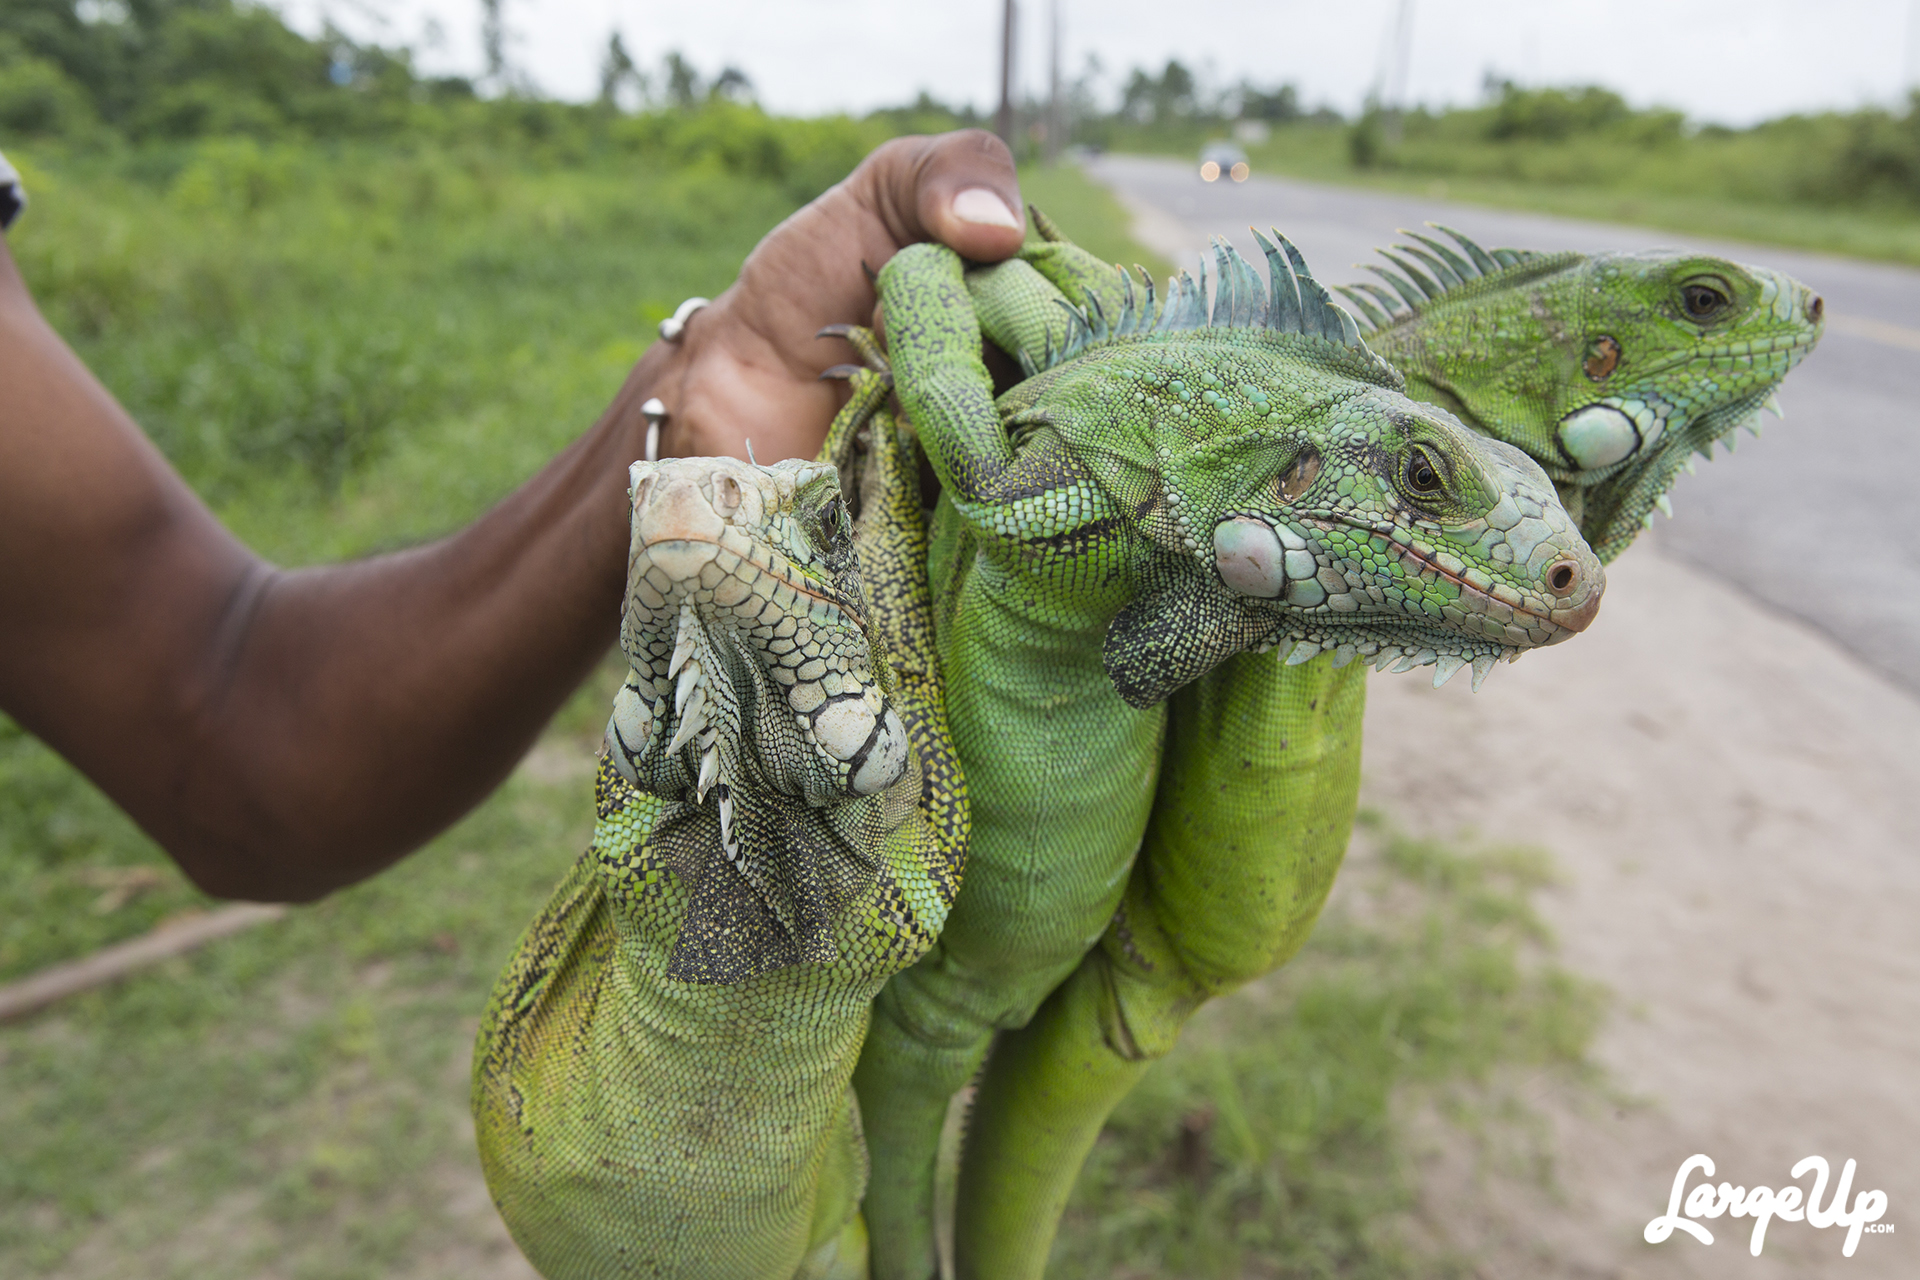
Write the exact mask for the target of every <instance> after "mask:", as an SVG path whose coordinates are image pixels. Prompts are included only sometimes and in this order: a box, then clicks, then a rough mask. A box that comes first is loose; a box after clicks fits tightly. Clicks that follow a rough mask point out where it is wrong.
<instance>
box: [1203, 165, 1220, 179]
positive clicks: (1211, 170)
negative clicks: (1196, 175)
mask: <svg viewBox="0 0 1920 1280" xmlns="http://www.w3.org/2000/svg"><path fill="white" fill-rule="evenodd" d="M1219 179H1220V166H1219V165H1218V164H1215V163H1214V162H1213V161H1211V160H1203V161H1202V162H1201V163H1200V181H1202V182H1217V181H1219Z"/></svg>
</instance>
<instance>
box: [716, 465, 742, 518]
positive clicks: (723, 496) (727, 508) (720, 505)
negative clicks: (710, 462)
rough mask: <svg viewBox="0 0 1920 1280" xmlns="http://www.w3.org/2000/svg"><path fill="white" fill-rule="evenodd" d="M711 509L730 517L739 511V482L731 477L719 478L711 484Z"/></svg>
mask: <svg viewBox="0 0 1920 1280" xmlns="http://www.w3.org/2000/svg"><path fill="white" fill-rule="evenodd" d="M713 509H714V510H715V511H718V512H719V513H720V514H721V515H723V516H730V515H732V514H733V513H734V512H735V511H738V510H739V509H740V482H739V481H738V480H735V479H734V478H733V477H732V476H725V475H723V476H720V477H719V478H717V479H716V480H715V481H714V482H713Z"/></svg>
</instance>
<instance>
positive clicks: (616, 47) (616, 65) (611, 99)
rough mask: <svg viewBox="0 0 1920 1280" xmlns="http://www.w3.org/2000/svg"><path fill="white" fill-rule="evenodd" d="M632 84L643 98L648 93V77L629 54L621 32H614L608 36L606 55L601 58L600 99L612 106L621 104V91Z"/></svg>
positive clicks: (637, 93)
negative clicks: (621, 37)
mask: <svg viewBox="0 0 1920 1280" xmlns="http://www.w3.org/2000/svg"><path fill="white" fill-rule="evenodd" d="M628 85H632V86H633V88H634V91H635V93H636V95H637V96H638V97H640V98H641V99H642V100H644V99H645V98H646V95H647V78H646V76H644V75H643V74H641V71H640V68H639V67H638V66H636V65H635V64H634V61H633V57H632V55H630V54H628V52H627V46H626V44H625V43H624V42H623V41H622V40H621V39H620V33H619V32H618V31H616V32H614V33H613V34H612V35H610V36H608V37H607V52H606V56H605V57H603V58H602V59H601V60H600V101H601V102H603V103H605V104H606V105H607V106H610V107H617V106H619V105H620V104H619V98H620V91H621V90H622V89H624V88H626V87H627V86H628Z"/></svg>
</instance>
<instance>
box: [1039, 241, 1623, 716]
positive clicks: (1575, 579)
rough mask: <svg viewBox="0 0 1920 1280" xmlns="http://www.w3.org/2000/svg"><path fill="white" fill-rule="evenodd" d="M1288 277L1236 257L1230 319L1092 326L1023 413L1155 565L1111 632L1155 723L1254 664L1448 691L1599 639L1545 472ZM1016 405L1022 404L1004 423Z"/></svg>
mask: <svg viewBox="0 0 1920 1280" xmlns="http://www.w3.org/2000/svg"><path fill="white" fill-rule="evenodd" d="M1266 247H1267V248H1268V258H1269V262H1270V265H1271V272H1272V280H1271V282H1270V283H1269V282H1268V281H1262V280H1260V279H1259V277H1258V274H1257V273H1256V272H1254V270H1253V269H1252V268H1251V267H1250V266H1248V265H1247V264H1246V263H1245V262H1244V261H1243V260H1241V259H1240V258H1239V256H1238V255H1237V254H1235V253H1234V252H1233V250H1232V249H1231V248H1230V247H1229V246H1227V245H1226V244H1225V243H1224V242H1222V243H1220V244H1219V245H1218V247H1217V254H1216V261H1217V268H1216V280H1217V281H1218V283H1217V285H1216V288H1215V296H1214V298H1213V303H1212V308H1211V312H1210V313H1209V311H1208V309H1207V307H1206V304H1205V298H1204V295H1203V294H1202V292H1201V289H1200V286H1199V285H1197V284H1195V283H1194V282H1193V281H1192V280H1191V279H1190V278H1188V277H1185V276H1184V275H1183V276H1182V277H1181V278H1180V279H1178V280H1177V281H1176V282H1175V285H1174V288H1173V296H1172V297H1171V298H1169V300H1168V302H1167V304H1166V306H1165V307H1164V308H1163V309H1162V310H1160V311H1159V312H1158V313H1155V312H1154V309H1153V305H1152V300H1151V297H1148V298H1147V299H1146V300H1145V302H1144V304H1139V305H1136V304H1132V303H1128V302H1123V303H1122V304H1121V306H1120V307H1119V309H1118V310H1119V314H1118V316H1117V318H1112V317H1108V316H1105V315H1104V314H1095V313H1092V312H1090V313H1085V314H1083V315H1082V317H1081V319H1080V320H1079V321H1078V327H1079V328H1080V329H1082V330H1084V332H1082V333H1080V334H1079V335H1078V336H1076V337H1075V338H1074V339H1072V340H1070V341H1068V342H1066V343H1065V344H1064V345H1063V346H1062V348H1061V351H1060V353H1059V355H1058V356H1057V357H1056V363H1055V364H1054V365H1053V367H1052V368H1050V369H1048V370H1045V371H1041V372H1039V373H1038V374H1037V376H1035V377H1034V378H1033V379H1031V380H1030V381H1029V382H1028V383H1026V384H1022V387H1021V388H1017V389H1016V391H1015V392H1010V393H1009V394H1008V397H1006V398H1005V401H1014V400H1017V401H1018V402H1019V403H1021V405H1022V406H1023V407H1022V408H1021V409H1020V411H1019V412H1018V413H1016V414H1015V416H1014V417H1013V419H1012V425H1013V426H1014V429H1015V431H1016V432H1018V431H1020V430H1021V429H1022V425H1023V424H1024V423H1029V422H1031V423H1045V424H1046V426H1048V427H1050V428H1051V429H1052V430H1054V431H1057V432H1058V433H1059V434H1060V435H1061V437H1062V438H1063V439H1064V440H1066V441H1067V442H1068V444H1069V446H1070V447H1071V448H1072V449H1073V450H1074V452H1075V453H1076V455H1077V456H1078V457H1079V458H1080V459H1081V460H1082V462H1083V463H1084V464H1085V465H1086V466H1087V467H1088V468H1089V469H1090V470H1091V471H1092V472H1093V474H1094V476H1095V478H1096V479H1097V481H1098V482H1099V484H1100V486H1101V488H1102V489H1104V490H1105V491H1106V494H1107V496H1108V498H1109V500H1110V501H1111V502H1112V504H1113V506H1114V507H1115V508H1116V509H1117V510H1119V511H1122V512H1126V513H1128V521H1129V523H1130V524H1132V525H1133V526H1134V527H1136V528H1137V529H1138V531H1139V532H1140V534H1141V535H1142V536H1143V537H1144V539H1145V540H1146V541H1147V542H1148V543H1149V544H1150V545H1151V547H1152V553H1151V555H1150V557H1149V564H1148V567H1147V568H1146V569H1145V570H1143V571H1142V572H1141V576H1142V578H1143V579H1144V585H1143V586H1142V588H1141V590H1140V591H1139V592H1138V593H1137V594H1136V596H1135V598H1134V600H1133V602H1132V603H1130V604H1129V605H1127V606H1126V607H1125V608H1123V609H1122V610H1121V611H1120V613H1119V615H1118V616H1117V617H1116V618H1115V619H1114V620H1113V623H1112V625H1111V626H1110V628H1109V630H1108V636H1107V642H1106V646H1105V654H1106V658H1107V668H1108V672H1109V674H1110V675H1111V676H1112V677H1113V680H1114V684H1115V687H1116V689H1117V690H1118V691H1119V692H1120V694H1121V696H1122V697H1123V698H1125V699H1126V700H1127V701H1128V702H1130V703H1133V704H1134V705H1137V706H1144V705H1147V704H1150V703H1152V702H1154V701H1157V700H1158V699H1159V698H1161V697H1164V696H1166V694H1167V693H1169V692H1171V691H1172V690H1173V689H1175V688H1178V687H1179V686H1180V685H1181V684H1183V683H1185V682H1186V681H1187V680H1190V679H1193V678H1194V677H1195V676H1196V675H1198V674H1200V673H1201V672H1203V671H1205V670H1206V669H1207V668H1208V667H1210V666H1211V665H1213V664H1214V663H1216V662H1218V661H1220V660H1222V659H1224V658H1225V657H1227V656H1230V655H1231V654H1233V653H1236V652H1240V651H1241V650H1244V649H1247V648H1263V647H1272V646H1281V647H1284V648H1286V649H1287V650H1288V661H1296V662H1297V661H1305V660H1306V659H1308V658H1311V657H1313V656H1314V655H1316V654H1318V653H1321V652H1323V651H1325V652H1331V653H1333V654H1334V655H1335V660H1336V661H1337V662H1345V661H1348V660H1350V659H1352V658H1353V657H1355V656H1362V657H1365V658H1367V659H1369V660H1371V661H1373V662H1375V663H1376V664H1378V665H1381V666H1385V665H1387V664H1388V663H1392V662H1396V661H1397V662H1399V664H1400V669H1402V670H1404V669H1406V668H1407V667H1409V666H1413V665H1425V664H1429V663H1431V664H1434V665H1436V666H1437V667H1438V668H1439V670H1438V672H1437V673H1436V675H1437V680H1436V683H1439V682H1442V681H1444V680H1446V679H1447V678H1448V677H1450V676H1452V675H1453V674H1454V673H1455V672H1456V671H1458V670H1459V669H1460V668H1461V667H1462V666H1464V665H1466V664H1467V663H1472V664H1473V666H1474V668H1475V672H1474V675H1475V683H1476V685H1477V684H1478V683H1479V681H1480V680H1481V679H1483V678H1484V677H1485V674H1486V672H1487V670H1488V669H1490V668H1491V666H1492V664H1493V662H1494V660H1495V659H1496V658H1498V657H1501V656H1514V655H1517V653H1518V652H1519V651H1520V650H1522V649H1527V648H1532V647H1535V646H1538V645H1545V644H1553V643H1555V642H1557V641H1559V640H1562V639H1565V638H1566V637H1567V636H1569V635H1572V634H1574V633H1575V632H1577V631H1580V630H1582V629H1583V628H1585V627H1586V625H1587V624H1588V622H1589V621H1591V619H1592V618H1593V616H1594V613H1595V611H1596V610H1597V609H1598V607H1599V603H1600V596H1601V592H1602V591H1603V589H1604V574H1603V572H1602V570H1601V567H1600V563H1599V561H1598V560H1597V559H1596V558H1595V556H1594V555H1593V553H1592V551H1591V550H1590V549H1589V548H1588V547H1587V545H1586V543H1585V542H1584V541H1582V539H1581V537H1580V534H1579V532H1578V531H1577V530H1576V529H1575V528H1574V525H1573V521H1572V519H1571V518H1570V517H1569V516H1568V515H1567V513H1566V511H1565V510H1564V509H1563V508H1562V506H1561V504H1560V502H1559V501H1558V499H1557V498H1556V496H1555V494H1554V488H1553V484H1552V482H1551V481H1550V480H1549V479H1548V477H1547V476H1546V475H1545V474H1544V473H1543V472H1542V471H1541V470H1540V468H1539V467H1538V466H1536V465H1535V464H1534V463H1533V462H1532V461H1531V460H1530V459H1529V458H1527V456H1526V455H1525V454H1523V453H1522V452H1520V451H1519V450H1517V449H1514V448H1511V447H1509V446H1507V445H1504V444H1502V443H1500V442H1499V441H1497V440H1489V439H1487V438H1485V437H1483V436H1480V435H1478V434H1477V433H1475V432H1473V431H1471V430H1469V429H1468V428H1467V427H1465V426H1464V425H1462V424H1461V423H1460V422H1459V421H1458V420H1457V419H1456V418H1454V416H1453V415H1452V414H1450V413H1448V412H1446V411H1445V410H1444V409H1440V408H1437V407H1435V406H1433V405H1428V404H1421V403H1418V402H1416V401H1413V400H1410V399H1408V398H1407V397H1406V396H1405V395H1403V394H1401V392H1400V390H1399V378H1398V376H1397V375H1396V374H1395V373H1394V371H1393V370H1392V369H1391V368H1389V367H1388V366H1387V365H1386V364H1385V363H1384V362H1382V361H1381V360H1380V359H1379V358H1378V357H1377V356H1375V355H1374V354H1373V353H1372V352H1371V351H1369V350H1368V349H1367V347H1366V345H1365V344H1364V343H1363V342H1362V341H1361V339H1360V337H1359V334H1358V332H1357V330H1356V329H1355V327H1354V323H1353V321H1352V320H1351V319H1350V318H1348V317H1346V315H1345V313H1343V312H1340V311H1339V310H1338V308H1336V307H1334V306H1333V305H1332V303H1331V301H1330V300H1328V299H1327V296H1326V292H1325V290H1324V289H1321V288H1320V286H1319V285H1318V284H1317V283H1316V282H1315V281H1314V280H1313V278H1312V276H1311V275H1309V274H1308V273H1307V271H1306V268H1305V264H1304V263H1302V262H1300V261H1299V257H1298V254H1297V252H1295V251H1294V249H1293V247H1292V246H1291V245H1290V244H1288V243H1287V242H1286V241H1285V239H1284V238H1281V239H1279V242H1278V244H1271V243H1269V244H1267V245H1266ZM1005 401H1003V403H1004V402H1005Z"/></svg>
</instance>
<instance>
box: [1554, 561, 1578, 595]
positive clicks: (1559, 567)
mask: <svg viewBox="0 0 1920 1280" xmlns="http://www.w3.org/2000/svg"><path fill="white" fill-rule="evenodd" d="M1547 586H1548V588H1549V589H1551V590H1552V592H1553V594H1555V595H1557V596H1562V597H1564V596H1570V595H1572V594H1573V593H1574V592H1575V591H1576V590H1577V589H1578V588H1579V586H1580V565H1579V562H1577V561H1574V560H1562V561H1560V562H1559V563H1558V564H1555V565H1553V566H1552V567H1551V568H1549V569H1548V570H1547Z"/></svg>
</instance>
